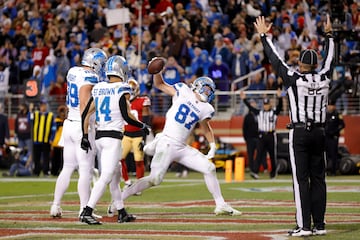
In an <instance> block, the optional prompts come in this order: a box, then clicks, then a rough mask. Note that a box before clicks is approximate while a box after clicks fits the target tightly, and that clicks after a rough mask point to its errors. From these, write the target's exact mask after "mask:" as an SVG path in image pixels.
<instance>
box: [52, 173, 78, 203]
mask: <svg viewBox="0 0 360 240" xmlns="http://www.w3.org/2000/svg"><path fill="white" fill-rule="evenodd" d="M73 172H74V169H73V168H70V167H66V166H64V167H63V169H62V170H61V172H60V174H59V176H58V178H57V179H56V185H55V191H54V202H53V205H57V206H60V204H61V199H62V197H63V196H64V194H65V192H66V190H67V189H68V187H69V184H70V180H71V175H72V173H73Z"/></svg>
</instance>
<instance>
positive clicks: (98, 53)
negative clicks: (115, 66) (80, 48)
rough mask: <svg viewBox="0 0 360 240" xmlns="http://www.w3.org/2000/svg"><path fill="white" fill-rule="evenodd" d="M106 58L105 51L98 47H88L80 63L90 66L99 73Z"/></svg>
mask: <svg viewBox="0 0 360 240" xmlns="http://www.w3.org/2000/svg"><path fill="white" fill-rule="evenodd" d="M106 60H107V55H106V53H105V52H104V51H103V50H101V49H100V48H89V49H87V50H86V51H85V52H84V56H83V57H82V60H81V65H83V66H88V67H90V68H92V69H93V70H94V71H95V72H96V73H97V74H99V75H101V74H102V72H103V68H104V65H105V62H106Z"/></svg>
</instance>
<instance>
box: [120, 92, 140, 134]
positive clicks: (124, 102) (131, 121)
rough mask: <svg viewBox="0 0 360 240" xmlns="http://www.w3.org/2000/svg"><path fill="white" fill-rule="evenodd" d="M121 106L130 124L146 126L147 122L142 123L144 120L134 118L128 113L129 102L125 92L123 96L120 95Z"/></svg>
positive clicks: (122, 112) (123, 114)
mask: <svg viewBox="0 0 360 240" xmlns="http://www.w3.org/2000/svg"><path fill="white" fill-rule="evenodd" d="M119 108H120V112H121V115H122V116H123V118H124V120H125V121H126V122H127V123H128V124H130V125H133V126H135V127H138V128H144V127H145V126H144V125H145V124H144V123H142V122H139V121H135V120H134V119H132V118H131V117H130V116H129V114H128V111H127V102H126V97H125V94H123V95H122V96H121V97H120V100H119Z"/></svg>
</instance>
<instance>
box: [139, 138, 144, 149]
mask: <svg viewBox="0 0 360 240" xmlns="http://www.w3.org/2000/svg"><path fill="white" fill-rule="evenodd" d="M144 146H145V141H144V140H142V141H141V142H140V143H139V150H140V151H144Z"/></svg>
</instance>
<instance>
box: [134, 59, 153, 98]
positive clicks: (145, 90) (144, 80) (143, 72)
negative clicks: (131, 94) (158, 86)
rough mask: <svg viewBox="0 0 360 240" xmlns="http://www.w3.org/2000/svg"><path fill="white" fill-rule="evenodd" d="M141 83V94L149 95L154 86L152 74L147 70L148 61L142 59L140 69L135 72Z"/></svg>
mask: <svg viewBox="0 0 360 240" xmlns="http://www.w3.org/2000/svg"><path fill="white" fill-rule="evenodd" d="M134 75H135V78H136V79H137V80H138V83H139V90H140V95H149V94H150V90H151V88H152V81H151V75H150V74H149V72H148V70H147V61H146V60H141V62H140V69H139V70H138V71H135V72H134Z"/></svg>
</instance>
